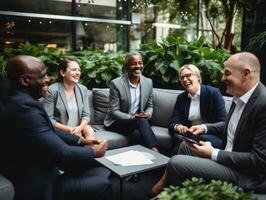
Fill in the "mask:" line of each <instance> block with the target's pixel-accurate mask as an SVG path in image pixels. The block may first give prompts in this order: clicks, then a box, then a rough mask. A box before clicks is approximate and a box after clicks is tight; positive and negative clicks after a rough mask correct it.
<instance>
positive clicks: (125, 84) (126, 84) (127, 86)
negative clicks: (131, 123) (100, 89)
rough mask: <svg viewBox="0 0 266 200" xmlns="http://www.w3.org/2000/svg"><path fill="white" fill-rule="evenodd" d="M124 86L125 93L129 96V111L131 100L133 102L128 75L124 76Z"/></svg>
mask: <svg viewBox="0 0 266 200" xmlns="http://www.w3.org/2000/svg"><path fill="white" fill-rule="evenodd" d="M123 86H124V90H125V94H126V96H127V98H126V99H127V100H128V102H127V112H129V109H130V102H131V96H130V91H129V83H128V78H127V76H126V75H125V76H123Z"/></svg>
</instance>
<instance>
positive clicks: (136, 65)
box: [126, 55, 143, 78]
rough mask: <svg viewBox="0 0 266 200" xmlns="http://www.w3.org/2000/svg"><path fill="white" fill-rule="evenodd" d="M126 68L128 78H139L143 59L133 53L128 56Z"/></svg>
mask: <svg viewBox="0 0 266 200" xmlns="http://www.w3.org/2000/svg"><path fill="white" fill-rule="evenodd" d="M126 69H127V73H128V77H129V78H139V77H140V76H141V73H142V70H143V61H142V58H141V56H139V55H134V56H131V57H129V58H128V63H127V65H126Z"/></svg>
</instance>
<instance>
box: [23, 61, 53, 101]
mask: <svg viewBox="0 0 266 200" xmlns="http://www.w3.org/2000/svg"><path fill="white" fill-rule="evenodd" d="M26 77H27V78H28V79H29V81H28V87H27V90H28V91H29V93H30V94H31V96H33V97H34V98H36V99H39V98H41V97H44V96H46V95H47V92H48V84H49V78H48V76H47V69H46V67H45V65H44V64H43V63H39V66H38V67H36V68H35V69H33V70H31V71H30V72H29V74H28V75H26Z"/></svg>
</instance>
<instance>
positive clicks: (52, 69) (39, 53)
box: [0, 43, 65, 76]
mask: <svg viewBox="0 0 266 200" xmlns="http://www.w3.org/2000/svg"><path fill="white" fill-rule="evenodd" d="M1 54H2V55H0V62H1V65H3V67H2V68H1V71H3V70H4V67H5V66H6V64H7V60H8V59H9V58H11V57H13V56H15V55H31V56H34V57H37V58H39V59H41V60H42V61H43V62H44V63H45V65H46V66H47V67H48V74H49V75H50V76H55V74H56V71H57V65H58V63H59V62H60V59H62V57H63V56H64V55H65V54H64V52H63V51H60V50H59V49H57V48H47V47H46V46H44V45H31V44H29V43H25V44H20V45H19V46H18V47H17V48H5V49H4V50H3V52H1ZM1 57H2V58H3V60H1Z"/></svg>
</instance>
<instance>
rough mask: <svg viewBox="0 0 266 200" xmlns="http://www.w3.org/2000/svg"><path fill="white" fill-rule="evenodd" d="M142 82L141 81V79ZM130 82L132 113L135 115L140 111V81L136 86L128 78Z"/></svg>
mask: <svg viewBox="0 0 266 200" xmlns="http://www.w3.org/2000/svg"><path fill="white" fill-rule="evenodd" d="M140 82H141V81H140ZM128 83H129V90H130V99H131V101H130V112H129V114H130V115H135V114H137V113H138V111H139V107H140V105H139V104H140V83H139V84H138V85H137V86H135V85H133V84H132V83H131V82H130V81H129V79H128Z"/></svg>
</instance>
